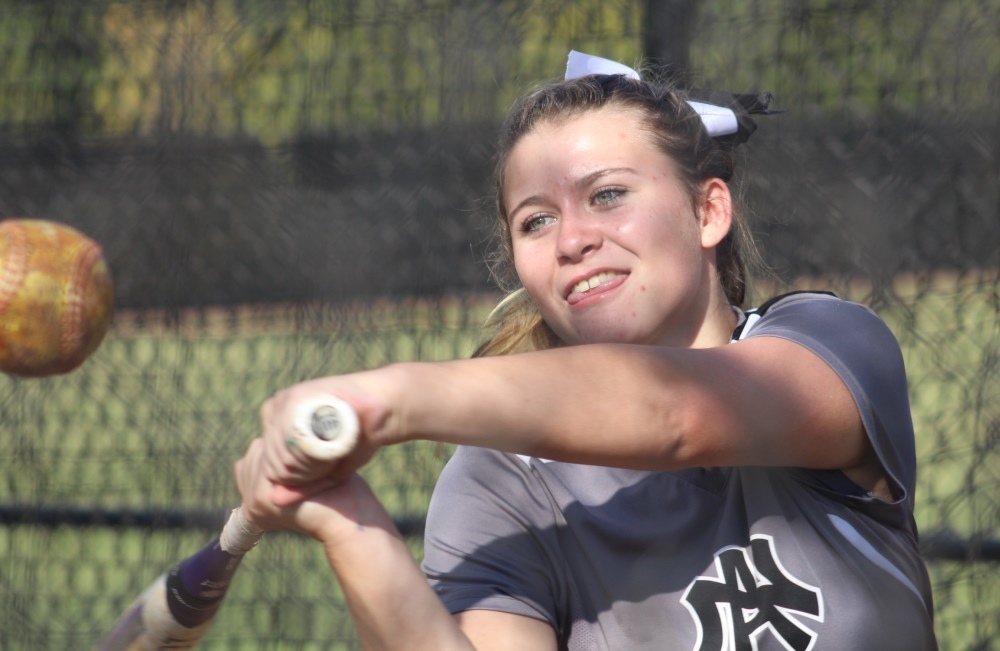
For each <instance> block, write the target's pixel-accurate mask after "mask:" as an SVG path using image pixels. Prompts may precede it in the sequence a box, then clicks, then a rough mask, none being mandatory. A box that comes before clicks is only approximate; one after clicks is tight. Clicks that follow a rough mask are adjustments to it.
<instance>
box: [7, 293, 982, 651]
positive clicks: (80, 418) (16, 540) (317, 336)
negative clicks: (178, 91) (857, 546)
mask: <svg viewBox="0 0 1000 651" xmlns="http://www.w3.org/2000/svg"><path fill="white" fill-rule="evenodd" d="M996 287H997V282H996V280H995V279H990V278H986V279H985V280H981V281H980V282H970V281H969V279H968V278H966V279H964V280H963V279H947V278H940V277H939V278H936V279H934V280H933V282H930V281H928V282H924V283H921V282H917V281H906V282H903V281H901V282H900V283H899V284H898V285H897V286H896V287H894V288H893V291H892V292H890V293H889V294H888V295H874V294H872V292H871V290H870V288H866V287H864V286H856V285H850V286H846V287H842V288H836V289H837V290H838V292H839V293H840V294H841V295H844V296H847V297H850V298H855V299H860V300H866V301H868V300H870V301H872V302H873V303H874V304H875V305H876V307H877V309H878V311H879V312H880V313H881V314H882V315H883V317H884V318H885V319H886V321H887V323H889V325H890V327H891V328H892V329H893V330H894V332H895V333H896V335H897V337H898V338H899V339H900V341H901V343H902V346H903V350H904V356H905V358H906V363H907V368H908V372H909V376H910V381H911V396H912V403H913V415H914V420H915V426H916V431H917V440H918V451H919V459H920V477H919V487H918V494H917V499H918V509H917V513H916V515H917V519H918V523H919V525H920V527H921V529H922V531H924V532H929V531H934V530H938V529H942V528H943V529H948V530H951V531H954V532H956V533H957V534H958V535H961V536H972V535H983V536H986V537H991V538H1000V531H998V528H1000V516H998V512H997V498H996V495H997V494H1000V492H998V490H997V488H998V483H1000V482H998V477H1000V451H998V449H997V447H998V445H1000V441H998V439H1000V377H998V369H997V358H998V350H1000V331H998V327H1000V326H998V322H1000V318H998V310H997V304H996V297H995V295H994V294H993V293H995V291H996ZM991 292H993V293H991ZM491 303H492V299H491V298H490V297H481V298H469V299H465V300H442V301H404V302H400V303H384V302H383V303H378V304H375V305H352V306H342V307H323V306H305V307H304V306H298V307H295V308H286V309H273V310H249V309H247V310H242V311H241V312H239V313H228V312H217V313H215V312H210V313H199V314H180V315H169V316H170V318H169V319H168V318H167V317H166V316H163V315H148V314H147V315H132V314H120V315H118V317H116V325H115V329H114V331H113V332H112V334H111V335H110V336H109V337H108V339H107V341H106V342H105V343H104V345H103V346H102V347H101V348H100V349H99V351H98V352H97V353H96V354H95V355H94V357H93V358H92V359H91V360H90V361H88V362H87V364H86V365H85V366H84V367H83V368H81V369H79V370H78V371H76V372H74V373H71V374H70V375H67V376H63V377H59V378H51V379H46V380H33V381H18V380H12V379H9V378H0V408H2V409H3V424H4V435H3V437H2V439H0V459H3V475H2V476H3V481H0V503H3V504H12V503H13V504H32V505H47V506H55V505H61V506H66V505H71V506H76V507H81V508H89V507H102V508H146V507H154V508H208V509H218V510H219V512H220V514H221V513H222V512H224V511H225V510H226V509H228V508H229V507H231V506H233V505H234V504H235V503H236V502H237V500H238V498H237V494H236V492H235V489H234V488H233V486H232V480H231V465H232V462H233V461H234V460H235V459H237V458H238V457H239V456H240V455H241V453H242V451H243V450H244V449H245V447H246V445H247V443H248V442H249V441H250V440H251V439H252V438H253V437H254V436H255V435H256V425H257V409H258V407H259V405H260V404H261V402H262V401H263V400H264V399H265V398H267V397H268V396H269V395H271V393H273V392H274V391H276V390H278V389H280V388H282V387H284V386H287V385H289V384H292V383H294V382H297V381H299V380H303V379H307V378H311V377H316V376H319V375H325V374H331V373H341V372H347V371H351V370H355V369H362V368H369V367H372V366H379V365H383V364H386V363H389V362H391V361H396V360H409V359H425V360H436V359H451V358H455V357H462V356H466V355H468V354H469V352H471V350H472V349H473V347H474V345H475V343H476V338H477V329H478V327H479V324H480V323H481V322H482V320H483V318H484V317H485V315H486V313H487V311H488V310H489V308H490V306H491ZM165 324H169V326H168V325H165ZM446 456H447V450H443V451H442V450H439V449H438V448H437V447H436V446H435V445H434V444H429V443H413V444H406V445H401V446H397V447H394V448H390V449H386V450H383V451H381V452H380V453H379V455H378V456H377V457H376V459H375V461H374V462H373V463H372V464H371V465H370V466H369V467H367V468H366V469H365V471H364V474H365V476H366V478H367V479H368V480H369V482H370V483H371V484H372V486H373V487H374V489H375V490H376V492H377V493H378V495H379V496H380V498H381V499H382V500H383V501H384V502H385V504H386V506H387V508H388V509H389V510H390V512H392V513H394V514H399V515H407V514H421V513H423V511H424V509H425V508H426V504H427V500H428V499H429V496H430V491H431V489H432V487H433V484H434V481H435V479H436V477H437V474H438V472H439V471H440V468H441V466H442V465H443V463H444V460H445V457H446ZM205 542H207V537H206V533H205V532H202V531H190V532H178V531H145V530H136V529H110V528H103V527H99V526H95V527H90V528H74V527H68V526H67V527H58V528H45V527H36V526H18V527H8V528H5V529H2V530H0V612H3V613H5V614H4V615H0V649H11V650H18V651H20V650H25V651H27V650H35V649H55V648H87V647H88V646H89V645H90V644H92V643H93V641H94V640H96V639H97V637H98V636H99V635H100V634H102V633H103V632H104V631H105V630H106V629H107V627H108V626H109V625H110V624H111V623H112V622H113V621H114V619H115V618H116V617H117V616H118V614H119V613H120V612H121V611H122V610H123V609H124V608H125V607H126V606H127V605H128V603H129V602H130V601H131V600H132V599H133V598H135V597H136V596H137V595H138V594H139V593H140V592H141V590H142V589H143V588H144V587H145V586H146V585H147V584H148V583H149V582H150V581H152V580H153V579H154V578H155V577H156V576H157V575H158V574H159V573H160V572H162V571H163V570H165V569H166V568H167V567H169V566H170V565H171V564H172V563H174V562H175V561H177V560H178V559H180V558H183V557H184V556H186V555H188V554H190V553H192V552H194V551H196V550H197V549H199V548H200V547H201V546H202V545H203V544H204V543H205ZM412 544H413V551H414V554H415V556H417V557H419V556H420V553H421V547H420V543H419V541H413V543H412ZM998 566H1000V564H985V563H981V564H962V563H933V564H931V572H932V577H933V580H934V582H935V589H936V600H937V604H936V606H937V608H936V610H937V619H938V630H939V634H940V635H941V638H942V649H945V650H947V649H971V648H975V647H976V644H977V643H978V644H980V645H987V646H986V648H992V647H991V646H988V645H993V646H996V645H998V644H1000V631H998V624H997V622H998V621H1000V594H998V593H997V591H996V585H1000V567H998ZM279 640H280V641H279ZM201 648H204V649H330V648H333V649H337V648H344V649H349V648H354V647H353V633H352V628H351V622H350V619H349V617H347V616H346V614H345V612H344V609H343V602H342V596H341V595H340V593H339V590H338V587H337V585H336V581H335V580H334V578H333V576H332V573H331V572H330V571H329V569H328V568H327V566H326V563H325V560H324V559H323V557H322V554H321V552H320V550H319V547H318V546H317V545H315V544H312V543H311V542H310V541H306V540H302V539H300V538H298V537H296V536H291V535H271V536H269V537H268V538H267V539H266V540H265V542H264V543H262V544H261V545H260V546H259V547H258V549H256V550H254V552H253V553H252V554H250V555H248V557H247V559H246V561H245V568H244V569H243V571H242V572H241V574H240V575H239V577H238V578H237V580H236V582H235V584H234V587H233V589H232V592H231V594H230V595H229V597H228V598H227V603H226V606H225V608H224V610H223V611H222V613H221V614H220V617H219V618H218V620H217V622H216V624H215V626H214V627H213V629H212V631H211V633H210V634H209V638H208V639H207V640H206V641H205V642H204V643H203V645H202V647H201ZM979 648H983V647H982V646H980V647H979Z"/></svg>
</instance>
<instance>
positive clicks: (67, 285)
mask: <svg viewBox="0 0 1000 651" xmlns="http://www.w3.org/2000/svg"><path fill="white" fill-rule="evenodd" d="M114 302H115V298H114V285H113V283H112V281H111V275H110V274H109V273H108V267H107V264H106V263H105V260H104V255H103V253H102V251H101V247H100V245H99V244H98V243H97V242H95V241H93V240H92V239H90V238H89V237H87V236H86V235H84V234H82V233H80V232H79V231H77V230H76V229H73V228H70V227H69V226H66V225H64V224H59V223H56V222H52V221H47V220H43V219H5V220H3V221H0V371H3V372H4V373H8V374H10V375H17V376H21V377H46V376H50V375H59V374H62V373H68V372H69V371H72V370H73V369H75V368H76V367H78V366H80V364H82V363H83V362H84V360H86V359H87V357H88V356H89V355H90V354H91V353H93V352H94V351H95V350H96V349H97V347H98V346H99V345H100V344H101V341H102V340H103V339H104V335H105V334H107V332H108V327H109V326H110V325H111V316H112V314H113V313H114Z"/></svg>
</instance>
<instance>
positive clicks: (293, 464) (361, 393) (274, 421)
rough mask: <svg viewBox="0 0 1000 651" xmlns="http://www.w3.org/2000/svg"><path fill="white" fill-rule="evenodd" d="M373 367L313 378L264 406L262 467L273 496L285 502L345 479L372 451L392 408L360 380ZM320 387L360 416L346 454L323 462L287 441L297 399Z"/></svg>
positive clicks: (310, 393) (312, 393)
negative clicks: (354, 438)
mask: <svg viewBox="0 0 1000 651" xmlns="http://www.w3.org/2000/svg"><path fill="white" fill-rule="evenodd" d="M361 375H366V376H369V377H367V379H368V380H369V382H368V383H369V384H371V380H372V377H370V376H373V375H375V373H373V372H369V373H367V374H355V375H354V376H339V377H328V378H321V379H318V380H311V381H309V382H303V383H300V384H297V385H294V386H292V387H290V388H288V389H285V390H283V391H280V392H278V393H277V394H275V395H274V396H273V397H272V398H270V399H269V400H267V401H266V402H265V403H264V405H263V407H262V408H261V437H262V439H263V445H264V451H263V455H262V469H263V472H264V473H265V476H266V478H267V479H268V480H269V481H270V482H271V483H272V484H273V486H274V489H273V494H272V498H271V499H272V500H273V501H274V503H275V504H276V505H279V506H284V505H287V504H291V503H294V502H297V501H300V500H302V499H304V498H306V497H308V496H310V495H312V494H315V493H317V492H319V491H322V490H325V489H327V488H329V487H330V486H333V485H336V484H338V483H340V482H341V481H344V480H345V479H346V478H347V477H349V476H350V475H351V474H353V473H354V472H355V471H356V470H357V469H358V468H360V467H361V466H363V465H364V464H365V463H367V462H368V460H370V459H371V458H372V456H374V454H375V452H376V451H377V449H378V447H379V446H378V444H377V443H375V440H376V438H377V437H376V436H373V435H377V434H378V433H379V432H381V431H382V430H384V429H385V423H386V422H387V421H388V420H389V409H388V406H387V404H386V402H385V401H384V400H378V399H377V398H376V397H375V396H374V395H373V394H371V393H369V392H366V391H365V390H364V389H363V388H362V386H361V384H360V383H359V382H358V380H359V377H360V376H361ZM318 393H326V394H333V395H336V396H337V397H339V398H341V399H343V400H344V401H345V402H347V403H348V404H349V405H350V406H351V407H353V408H354V410H355V412H356V413H357V415H358V420H359V422H360V429H361V431H360V432H359V436H358V443H357V445H356V446H355V448H354V450H353V451H352V452H351V453H350V454H349V455H348V456H346V457H344V458H342V459H338V460H334V461H323V462H319V461H316V460H314V459H311V458H309V457H307V456H306V455H305V454H304V453H303V452H302V451H301V450H300V449H298V448H297V447H295V446H290V445H288V441H287V432H288V429H289V427H290V423H291V422H292V419H293V417H294V412H295V409H296V408H297V406H298V405H299V403H300V402H301V401H302V400H304V399H307V398H310V397H312V396H314V395H316V394H318Z"/></svg>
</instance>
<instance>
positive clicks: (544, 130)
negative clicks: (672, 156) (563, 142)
mask: <svg viewBox="0 0 1000 651" xmlns="http://www.w3.org/2000/svg"><path fill="white" fill-rule="evenodd" d="M580 133H594V134H595V135H604V136H612V135H613V136H617V137H619V138H624V137H634V138H638V139H646V140H647V141H648V142H650V143H652V140H651V139H649V137H648V136H649V133H650V132H649V127H648V124H647V121H646V117H645V115H644V114H643V113H642V112H641V111H640V110H639V109H636V108H630V107H622V106H602V107H600V108H584V109H579V110H574V111H570V112H568V113H566V114H563V115H555V116H548V117H543V118H541V119H539V120H538V122H536V123H535V125H534V126H533V127H532V128H531V130H529V131H528V132H527V133H526V134H525V135H524V137H523V138H521V142H523V141H524V140H525V139H528V138H531V137H532V136H534V137H536V138H537V137H547V138H552V137H556V138H558V137H561V136H565V137H571V138H572V137H575V136H577V135H579V134H580ZM518 144H521V143H520V142H519V143H518ZM515 149H516V146H515Z"/></svg>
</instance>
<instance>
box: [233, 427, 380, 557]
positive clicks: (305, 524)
mask: <svg viewBox="0 0 1000 651" xmlns="http://www.w3.org/2000/svg"><path fill="white" fill-rule="evenodd" d="M266 454H267V452H266V449H265V442H264V440H263V439H261V438H257V439H254V441H253V442H251V444H250V446H249V448H248V449H247V452H246V454H245V455H244V456H243V458H241V459H240V460H239V461H237V462H236V463H235V464H234V466H233V474H234V475H235V478H236V486H237V488H238V489H239V492H240V496H241V498H242V500H243V513H244V515H245V516H246V517H247V519H248V520H249V521H250V522H252V523H254V524H256V525H257V526H259V527H261V528H263V529H266V530H272V531H274V530H281V531H294V532H297V533H301V534H305V535H307V536H310V537H312V538H315V539H316V540H319V541H321V542H323V543H324V544H325V545H326V546H327V547H328V548H336V547H337V546H338V545H342V544H343V543H344V541H345V539H346V538H348V537H350V536H352V535H354V534H356V533H357V532H359V531H362V530H364V528H365V527H373V526H374V527H380V528H383V529H387V530H388V531H390V532H392V533H393V535H396V536H398V533H395V532H396V530H395V528H394V526H393V524H392V519H391V517H390V516H389V515H388V513H387V512H386V511H385V509H384V508H383V507H382V505H381V503H380V502H379V501H378V499H377V498H376V497H375V495H374V493H373V492H372V491H371V488H370V487H369V486H368V484H367V483H366V482H365V481H364V480H363V479H362V478H361V477H360V476H359V475H357V474H356V473H355V474H351V475H349V476H348V477H347V478H346V479H345V480H344V481H341V482H339V483H336V484H334V483H333V482H332V481H329V480H323V481H322V484H320V483H318V482H317V483H316V489H315V490H314V492H313V493H312V494H310V495H309V496H308V497H304V498H300V499H298V500H296V501H295V502H294V503H289V504H276V503H275V501H274V499H273V497H274V488H275V485H274V484H273V483H272V482H271V481H270V480H269V479H268V478H267V476H266V475H267V471H266V469H265V466H266V459H265V457H266Z"/></svg>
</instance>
